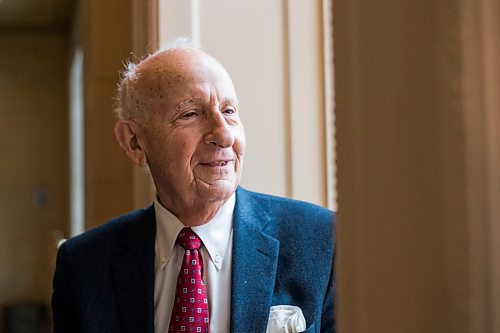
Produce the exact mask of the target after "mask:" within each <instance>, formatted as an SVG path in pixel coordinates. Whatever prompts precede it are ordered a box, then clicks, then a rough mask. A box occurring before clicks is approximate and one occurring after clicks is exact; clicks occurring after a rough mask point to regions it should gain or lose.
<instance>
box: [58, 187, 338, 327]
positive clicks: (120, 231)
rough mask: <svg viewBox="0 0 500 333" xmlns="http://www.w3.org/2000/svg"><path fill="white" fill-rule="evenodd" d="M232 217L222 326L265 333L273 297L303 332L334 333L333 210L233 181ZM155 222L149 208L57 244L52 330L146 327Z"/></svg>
mask: <svg viewBox="0 0 500 333" xmlns="http://www.w3.org/2000/svg"><path fill="white" fill-rule="evenodd" d="M233 219H234V221H233V228H234V229H233V259H232V260H233V262H232V265H233V266H232V286H231V323H230V327H231V332H236V333H250V332H252V333H253V332H265V331H266V327H267V320H268V316H269V309H270V307H271V306H272V305H279V304H287V305H296V306H298V307H300V308H301V309H302V312H303V313H304V317H305V319H306V323H307V326H308V328H307V330H306V332H335V327H334V325H335V322H334V315H333V312H334V304H335V301H334V279H333V268H332V267H333V260H334V242H333V239H334V237H333V236H334V235H333V222H334V213H332V212H331V211H329V210H327V209H325V208H321V207H318V206H315V205H312V204H308V203H304V202H300V201H294V200H289V199H284V198H278V197H273V196H269V195H264V194H258V193H254V192H249V191H246V190H244V189H241V188H239V189H238V190H237V192H236V205H235V211H234V218H233ZM155 220H156V219H155V212H154V208H153V206H151V207H149V208H147V209H142V210H137V211H134V212H132V213H129V214H127V215H124V216H121V217H118V218H116V219H114V220H112V221H110V222H108V223H106V224H104V225H102V226H99V227H97V228H94V229H91V230H89V231H88V232H86V233H84V234H82V235H80V236H78V237H75V238H73V239H70V240H68V241H67V242H65V243H64V244H63V245H62V246H61V247H60V249H59V252H58V255H57V266H56V272H55V274H54V284H53V288H54V289H53V295H52V312H53V322H54V332H57V333H60V332H65V333H66V332H68V333H70V332H71V333H76V332H82V333H83V332H84V333H91V332H95V333H97V332H99V333H102V332H106V333H112V332H140V333H154V301H153V298H154V278H155V273H154V257H155V233H156V222H155ZM214 333H219V332H214Z"/></svg>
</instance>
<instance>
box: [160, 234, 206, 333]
mask: <svg viewBox="0 0 500 333" xmlns="http://www.w3.org/2000/svg"><path fill="white" fill-rule="evenodd" d="M177 243H178V244H179V245H181V246H182V247H183V248H184V249H185V250H186V251H185V252H184V260H183V261H182V266H181V271H180V272H179V277H178V278H177V288H176V290H175V301H174V306H173V309H172V316H171V317H170V326H169V329H168V331H169V332H176V333H177V332H205V333H208V332H209V320H208V318H209V316H208V301H207V294H206V292H205V284H204V283H203V260H202V258H201V253H200V251H199V248H200V245H201V240H200V238H199V237H198V235H197V234H195V233H194V232H193V231H192V230H191V229H190V228H184V229H182V231H181V232H180V233H179V236H178V237H177Z"/></svg>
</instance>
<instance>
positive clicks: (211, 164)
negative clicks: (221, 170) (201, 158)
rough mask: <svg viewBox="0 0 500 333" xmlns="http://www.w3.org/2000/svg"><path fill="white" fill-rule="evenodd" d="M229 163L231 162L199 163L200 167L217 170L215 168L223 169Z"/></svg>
mask: <svg viewBox="0 0 500 333" xmlns="http://www.w3.org/2000/svg"><path fill="white" fill-rule="evenodd" d="M229 162H231V160H224V161H214V162H209V163H200V165H201V166H205V167H211V168H217V167H225V166H226V165H228V164H229Z"/></svg>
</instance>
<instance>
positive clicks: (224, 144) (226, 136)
mask: <svg viewBox="0 0 500 333" xmlns="http://www.w3.org/2000/svg"><path fill="white" fill-rule="evenodd" d="M214 109H215V108H214ZM207 123H208V130H207V133H206V134H205V137H204V141H205V143H206V144H210V145H216V146H219V147H221V148H229V147H232V145H233V144H234V140H235V138H234V133H233V131H232V128H231V126H230V125H229V124H228V123H227V122H226V119H225V118H224V115H223V114H222V113H221V112H220V111H219V110H217V109H216V110H210V112H208V115H207Z"/></svg>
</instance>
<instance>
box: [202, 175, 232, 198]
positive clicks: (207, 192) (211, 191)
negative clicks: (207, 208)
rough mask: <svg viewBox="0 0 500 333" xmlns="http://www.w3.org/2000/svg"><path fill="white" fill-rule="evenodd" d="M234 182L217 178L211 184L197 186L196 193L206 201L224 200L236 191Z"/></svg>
mask: <svg viewBox="0 0 500 333" xmlns="http://www.w3.org/2000/svg"><path fill="white" fill-rule="evenodd" d="M237 186H238V185H237V183H236V182H232V181H227V180H219V181H216V182H214V183H212V184H207V183H203V184H202V186H198V195H199V196H200V197H202V198H204V199H205V200H208V201H225V200H227V199H229V197H231V195H232V194H233V193H234V192H235V191H236V187H237Z"/></svg>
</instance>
